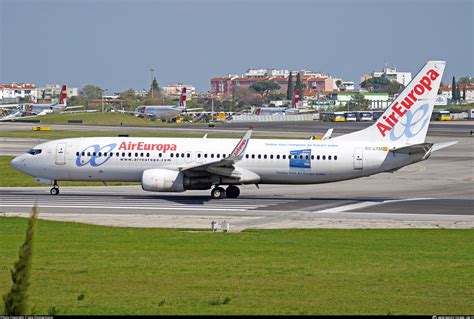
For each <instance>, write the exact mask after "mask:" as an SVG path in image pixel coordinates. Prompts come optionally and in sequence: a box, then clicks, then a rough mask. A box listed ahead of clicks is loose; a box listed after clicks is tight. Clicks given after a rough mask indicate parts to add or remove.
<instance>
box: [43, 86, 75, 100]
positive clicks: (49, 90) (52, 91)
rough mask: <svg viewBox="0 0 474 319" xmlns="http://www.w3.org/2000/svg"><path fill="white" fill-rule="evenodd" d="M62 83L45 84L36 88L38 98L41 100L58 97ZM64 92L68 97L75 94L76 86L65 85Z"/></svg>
mask: <svg viewBox="0 0 474 319" xmlns="http://www.w3.org/2000/svg"><path fill="white" fill-rule="evenodd" d="M62 87H63V84H46V85H45V87H41V88H38V98H40V99H42V100H53V99H54V98H57V97H59V95H60V94H61V89H62ZM66 94H67V97H68V98H71V97H73V96H77V95H78V94H79V90H78V89H77V88H73V87H68V86H67V85H66Z"/></svg>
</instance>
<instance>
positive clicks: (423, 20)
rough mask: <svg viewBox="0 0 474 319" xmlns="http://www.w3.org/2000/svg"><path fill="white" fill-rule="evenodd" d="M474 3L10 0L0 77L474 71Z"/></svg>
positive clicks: (138, 80) (95, 79)
mask: <svg viewBox="0 0 474 319" xmlns="http://www.w3.org/2000/svg"><path fill="white" fill-rule="evenodd" d="M473 18H474V1H472V0H432V1H428V0H413V1H408V0H397V1H394V0H386V1H377V0H361V1H349V0H334V1H318V0H313V1H310V0H277V1H270V0H233V1H226V0H202V1H199V0H194V1H193V0H175V1H171V0H166V1H151V0H148V1H145V0H119V1H112V0H94V1H92V0H81V1H79V0H62V1H60V0H0V43H1V50H0V83H11V82H16V83H34V84H36V85H37V86H42V85H45V84H47V83H65V84H68V85H69V86H71V87H78V88H82V87H83V86H84V85H86V84H94V85H99V86H100V87H102V88H104V89H107V90H108V92H120V91H123V90H126V89H129V88H133V89H143V88H146V89H148V88H149V87H150V84H151V74H152V73H151V72H150V69H151V68H153V69H154V70H155V71H154V75H155V76H156V78H157V80H158V82H159V83H160V85H166V84H170V83H187V84H194V85H195V86H196V89H197V90H198V91H200V92H207V91H209V90H210V79H211V78H212V77H214V76H222V75H227V74H229V73H232V74H242V73H244V72H245V71H246V70H247V69H249V68H275V69H290V70H297V69H309V70H313V71H319V72H322V73H329V74H330V75H332V76H333V77H337V78H343V79H344V80H349V81H354V82H355V83H356V84H358V83H359V81H360V76H361V75H362V74H363V73H370V72H372V71H377V70H381V69H382V68H383V66H384V64H385V63H387V64H388V65H390V66H391V65H395V66H396V67H397V69H398V70H399V71H406V72H413V73H416V72H417V71H418V70H419V69H420V68H421V67H422V66H423V65H424V63H426V61H428V60H446V61H447V66H446V70H445V75H444V77H443V80H444V82H445V83H451V79H452V76H456V78H459V77H461V76H473V75H474V22H473V21H474V19H473Z"/></svg>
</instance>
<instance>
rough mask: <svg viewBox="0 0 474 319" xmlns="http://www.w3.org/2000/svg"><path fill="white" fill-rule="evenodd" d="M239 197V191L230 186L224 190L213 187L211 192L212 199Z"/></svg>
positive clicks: (235, 187)
mask: <svg viewBox="0 0 474 319" xmlns="http://www.w3.org/2000/svg"><path fill="white" fill-rule="evenodd" d="M239 195H240V189H239V188H238V187H237V186H234V185H230V186H229V187H227V189H226V190H224V188H222V187H219V186H218V187H215V188H213V189H212V191H211V197H212V199H221V198H224V197H227V198H237V197H239Z"/></svg>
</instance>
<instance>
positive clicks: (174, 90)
mask: <svg viewBox="0 0 474 319" xmlns="http://www.w3.org/2000/svg"><path fill="white" fill-rule="evenodd" d="M183 87H186V98H187V100H190V99H191V97H192V96H193V95H196V87H195V86H194V85H193V84H182V83H177V84H168V85H166V86H164V87H162V88H161V89H162V91H163V93H164V94H166V95H168V96H172V97H178V96H180V95H181V91H182V89H183Z"/></svg>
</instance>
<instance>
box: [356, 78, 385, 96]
mask: <svg viewBox="0 0 474 319" xmlns="http://www.w3.org/2000/svg"><path fill="white" fill-rule="evenodd" d="M389 85H390V80H388V79H386V78H384V77H375V78H370V79H367V80H365V81H363V82H362V83H361V84H360V87H362V88H364V89H366V90H367V91H374V92H382V91H383V90H384V88H386V87H387V86H389Z"/></svg>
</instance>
